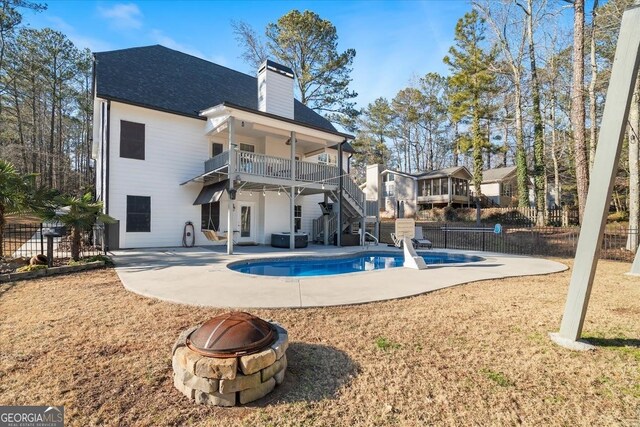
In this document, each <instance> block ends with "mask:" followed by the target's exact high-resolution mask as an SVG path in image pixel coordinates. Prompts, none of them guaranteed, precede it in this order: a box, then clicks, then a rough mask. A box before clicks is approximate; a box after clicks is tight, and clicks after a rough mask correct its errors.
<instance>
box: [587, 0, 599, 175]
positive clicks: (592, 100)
mask: <svg viewBox="0 0 640 427" xmlns="http://www.w3.org/2000/svg"><path fill="white" fill-rule="evenodd" d="M597 8H598V0H594V1H593V9H591V34H590V38H591V42H590V44H589V47H590V52H589V65H590V68H591V81H590V82H589V176H591V170H592V169H593V160H594V158H595V157H596V141H597V140H598V127H597V120H598V118H597V106H596V81H597V79H598V63H597V61H596V28H597V27H596V9H597Z"/></svg>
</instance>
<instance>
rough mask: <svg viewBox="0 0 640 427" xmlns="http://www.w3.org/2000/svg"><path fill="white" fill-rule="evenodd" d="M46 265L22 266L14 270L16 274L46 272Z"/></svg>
mask: <svg viewBox="0 0 640 427" xmlns="http://www.w3.org/2000/svg"><path fill="white" fill-rule="evenodd" d="M46 269H47V266H46V265H23V266H22V267H19V268H18V269H16V273H26V272H28V271H38V270H46Z"/></svg>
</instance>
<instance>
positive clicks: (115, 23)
mask: <svg viewBox="0 0 640 427" xmlns="http://www.w3.org/2000/svg"><path fill="white" fill-rule="evenodd" d="M98 12H99V13H100V16H102V17H103V18H105V19H106V20H107V21H109V24H110V25H111V26H112V27H114V28H118V29H138V28H140V27H142V12H141V11H140V8H138V5H136V4H134V3H116V4H114V5H113V6H110V7H103V6H98Z"/></svg>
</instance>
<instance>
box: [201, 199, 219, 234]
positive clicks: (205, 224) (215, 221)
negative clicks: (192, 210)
mask: <svg viewBox="0 0 640 427" xmlns="http://www.w3.org/2000/svg"><path fill="white" fill-rule="evenodd" d="M201 212H202V216H201V221H200V228H201V229H202V230H213V231H219V230H220V202H213V203H203V204H202V210H201Z"/></svg>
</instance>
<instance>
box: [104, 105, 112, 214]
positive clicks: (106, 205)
mask: <svg viewBox="0 0 640 427" xmlns="http://www.w3.org/2000/svg"><path fill="white" fill-rule="evenodd" d="M106 146H107V147H106V151H107V154H106V156H105V157H104V160H105V175H106V179H105V188H104V213H105V214H107V215H109V202H110V201H111V195H110V194H109V163H110V162H109V159H110V158H111V101H110V100H107V135H106Z"/></svg>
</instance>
